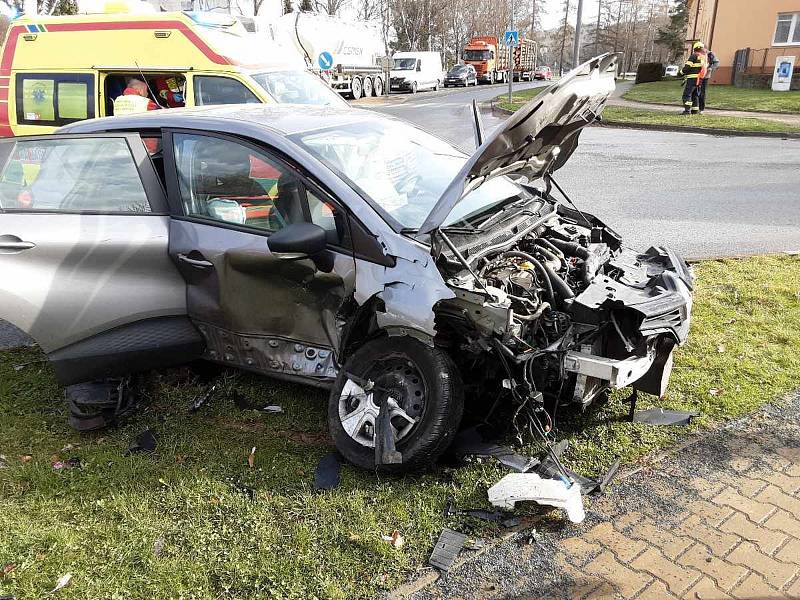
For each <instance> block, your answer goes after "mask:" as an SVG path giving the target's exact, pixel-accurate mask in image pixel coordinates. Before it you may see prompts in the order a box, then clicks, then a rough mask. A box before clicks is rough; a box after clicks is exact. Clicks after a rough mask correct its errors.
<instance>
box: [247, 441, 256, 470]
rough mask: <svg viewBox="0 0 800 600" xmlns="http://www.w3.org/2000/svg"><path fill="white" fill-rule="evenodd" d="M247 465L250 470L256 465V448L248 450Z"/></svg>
mask: <svg viewBox="0 0 800 600" xmlns="http://www.w3.org/2000/svg"><path fill="white" fill-rule="evenodd" d="M247 464H248V465H250V468H251V469H252V468H253V467H254V466H255V464H256V447H255V446H253V449H252V450H250V454H248V455H247Z"/></svg>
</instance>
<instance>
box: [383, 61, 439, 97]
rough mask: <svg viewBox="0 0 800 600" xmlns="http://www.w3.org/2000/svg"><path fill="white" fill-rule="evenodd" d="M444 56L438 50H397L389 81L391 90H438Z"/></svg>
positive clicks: (413, 91) (414, 91)
mask: <svg viewBox="0 0 800 600" xmlns="http://www.w3.org/2000/svg"><path fill="white" fill-rule="evenodd" d="M442 77H443V75H442V57H441V55H440V54H439V53H438V52H395V53H394V56H392V71H391V73H390V79H389V83H390V85H391V90H392V91H394V90H407V91H410V92H411V93H412V94H415V93H417V91H419V90H438V89H439V86H440V85H441V84H442Z"/></svg>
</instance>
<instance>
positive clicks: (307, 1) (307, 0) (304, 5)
mask: <svg viewBox="0 0 800 600" xmlns="http://www.w3.org/2000/svg"><path fill="white" fill-rule="evenodd" d="M313 10H314V7H313V6H312V5H311V0H300V12H312V11H313Z"/></svg>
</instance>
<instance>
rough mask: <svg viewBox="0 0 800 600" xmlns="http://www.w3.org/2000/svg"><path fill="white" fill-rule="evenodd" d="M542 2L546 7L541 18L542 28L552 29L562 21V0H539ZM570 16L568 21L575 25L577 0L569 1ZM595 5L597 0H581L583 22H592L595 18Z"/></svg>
mask: <svg viewBox="0 0 800 600" xmlns="http://www.w3.org/2000/svg"><path fill="white" fill-rule="evenodd" d="M539 1H540V2H543V3H544V7H545V8H546V9H547V14H546V15H545V16H544V18H543V19H542V28H543V29H553V28H554V27H558V26H559V25H561V24H562V23H563V22H564V9H563V0H539ZM570 4H571V7H570V12H571V13H572V14H571V16H570V20H569V22H570V23H572V24H573V25H575V7H577V6H578V0H571V2H570ZM597 5H598V0H583V19H582V21H583V23H584V24H586V23H593V22H594V21H595V20H596V19H597Z"/></svg>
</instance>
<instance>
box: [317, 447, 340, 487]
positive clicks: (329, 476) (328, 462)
mask: <svg viewBox="0 0 800 600" xmlns="http://www.w3.org/2000/svg"><path fill="white" fill-rule="evenodd" d="M340 471H341V464H340V463H339V455H338V454H336V453H335V452H331V453H330V454H326V455H325V456H323V457H322V459H321V460H320V461H319V464H317V468H316V469H315V470H314V489H315V490H317V491H319V490H332V489H334V488H336V487H338V486H339V473H340Z"/></svg>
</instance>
